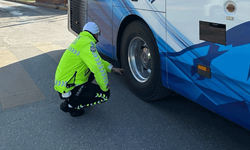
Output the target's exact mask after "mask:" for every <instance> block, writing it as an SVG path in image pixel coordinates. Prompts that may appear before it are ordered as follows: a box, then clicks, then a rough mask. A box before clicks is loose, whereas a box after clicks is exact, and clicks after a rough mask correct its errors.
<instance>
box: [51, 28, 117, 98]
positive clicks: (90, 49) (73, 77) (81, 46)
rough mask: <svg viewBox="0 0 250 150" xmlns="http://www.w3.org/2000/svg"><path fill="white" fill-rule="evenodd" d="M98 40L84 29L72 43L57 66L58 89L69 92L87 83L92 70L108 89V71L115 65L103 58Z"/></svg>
mask: <svg viewBox="0 0 250 150" xmlns="http://www.w3.org/2000/svg"><path fill="white" fill-rule="evenodd" d="M96 41H97V40H96V39H95V38H94V36H93V35H92V34H91V33H89V32H88V31H83V32H81V33H80V34H79V36H78V37H77V38H76V39H75V40H74V41H73V42H72V43H71V45H70V46H69V47H68V48H67V50H66V51H65V52H64V54H63V56H62V58H61V60H60V62H59V64H58V66H57V70H56V73H55V82H54V89H55V90H56V91H58V92H60V93H62V94H63V93H67V92H69V91H71V90H72V89H73V88H74V87H75V86H77V85H81V84H84V83H86V82H87V81H88V78H89V75H90V73H91V72H92V73H94V76H95V79H96V82H97V84H98V85H99V86H100V88H101V89H102V90H103V91H105V92H106V91H108V76H107V72H109V73H110V72H111V69H112V67H113V66H112V64H110V63H109V62H107V61H105V60H102V58H101V57H100V55H99V54H98V52H97V50H96V44H95V43H96ZM71 85H72V86H71Z"/></svg>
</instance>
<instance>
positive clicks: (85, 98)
mask: <svg viewBox="0 0 250 150" xmlns="http://www.w3.org/2000/svg"><path fill="white" fill-rule="evenodd" d="M93 80H94V74H93V73H91V75H90V77H89V80H88V82H87V83H84V84H82V85H79V86H76V87H75V88H74V89H73V90H72V91H71V96H70V97H69V98H66V99H65V100H66V102H67V103H68V104H70V105H71V106H72V107H73V108H75V109H81V108H84V107H88V106H94V105H97V104H101V103H104V102H106V101H107V100H108V98H109V96H110V90H108V91H107V92H104V91H102V90H101V89H100V87H99V85H96V84H93V83H92V81H93ZM60 97H61V94H60ZM61 98H62V97H61Z"/></svg>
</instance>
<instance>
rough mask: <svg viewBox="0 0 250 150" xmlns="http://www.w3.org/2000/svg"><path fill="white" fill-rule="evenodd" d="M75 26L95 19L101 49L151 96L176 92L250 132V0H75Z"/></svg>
mask: <svg viewBox="0 0 250 150" xmlns="http://www.w3.org/2000/svg"><path fill="white" fill-rule="evenodd" d="M68 8H69V9H68V15H69V16H68V18H69V30H70V31H71V32H72V33H74V34H75V35H78V34H79V33H80V32H81V31H82V27H83V25H84V24H85V23H86V22H89V21H94V22H96V23H97V24H98V26H99V27H100V28H101V31H102V35H101V36H100V42H99V43H98V44H97V47H98V50H99V52H101V53H102V54H104V55H105V56H107V57H108V58H111V59H113V60H116V62H118V64H120V65H121V66H122V67H123V68H124V69H125V70H126V72H125V74H124V77H125V80H126V82H127V83H128V85H129V88H130V89H131V91H132V92H133V93H134V94H135V95H136V96H138V97H139V98H141V99H143V100H145V101H151V100H156V99H159V98H162V97H167V96H168V95H170V94H171V93H172V92H173V91H175V92H177V93H179V94H181V95H183V96H185V97H187V98H188V99H190V100H192V101H194V102H196V103H198V104H200V105H202V106H204V107H206V108H208V109H209V110H211V111H213V112H215V113H217V114H219V115H221V116H223V117H225V118H227V119H229V120H231V121H234V122H235V123H237V124H239V125H241V126H243V127H245V128H247V129H250V113H249V111H250V109H249V107H250V58H249V57H250V17H249V16H250V1H249V0H70V1H69V5H68Z"/></svg>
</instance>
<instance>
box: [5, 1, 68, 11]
mask: <svg viewBox="0 0 250 150" xmlns="http://www.w3.org/2000/svg"><path fill="white" fill-rule="evenodd" d="M6 1H10V2H17V3H22V4H26V5H33V6H42V7H47V8H54V9H60V10H65V11H67V10H68V7H67V6H66V7H65V6H62V5H55V4H47V3H39V2H28V1H20V0H6Z"/></svg>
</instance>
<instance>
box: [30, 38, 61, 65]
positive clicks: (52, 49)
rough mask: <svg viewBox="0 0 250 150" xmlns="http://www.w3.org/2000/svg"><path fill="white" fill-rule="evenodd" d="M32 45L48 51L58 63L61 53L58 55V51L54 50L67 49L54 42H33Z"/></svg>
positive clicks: (45, 51)
mask: <svg viewBox="0 0 250 150" xmlns="http://www.w3.org/2000/svg"><path fill="white" fill-rule="evenodd" d="M32 45H33V46H35V47H36V48H38V49H39V50H41V51H43V52H44V53H47V54H48V55H49V56H50V57H51V58H53V59H54V60H55V61H56V62H57V63H59V61H60V59H61V55H58V53H53V52H55V51H60V50H65V48H63V47H61V46H59V45H55V44H53V43H52V42H37V43H32Z"/></svg>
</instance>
